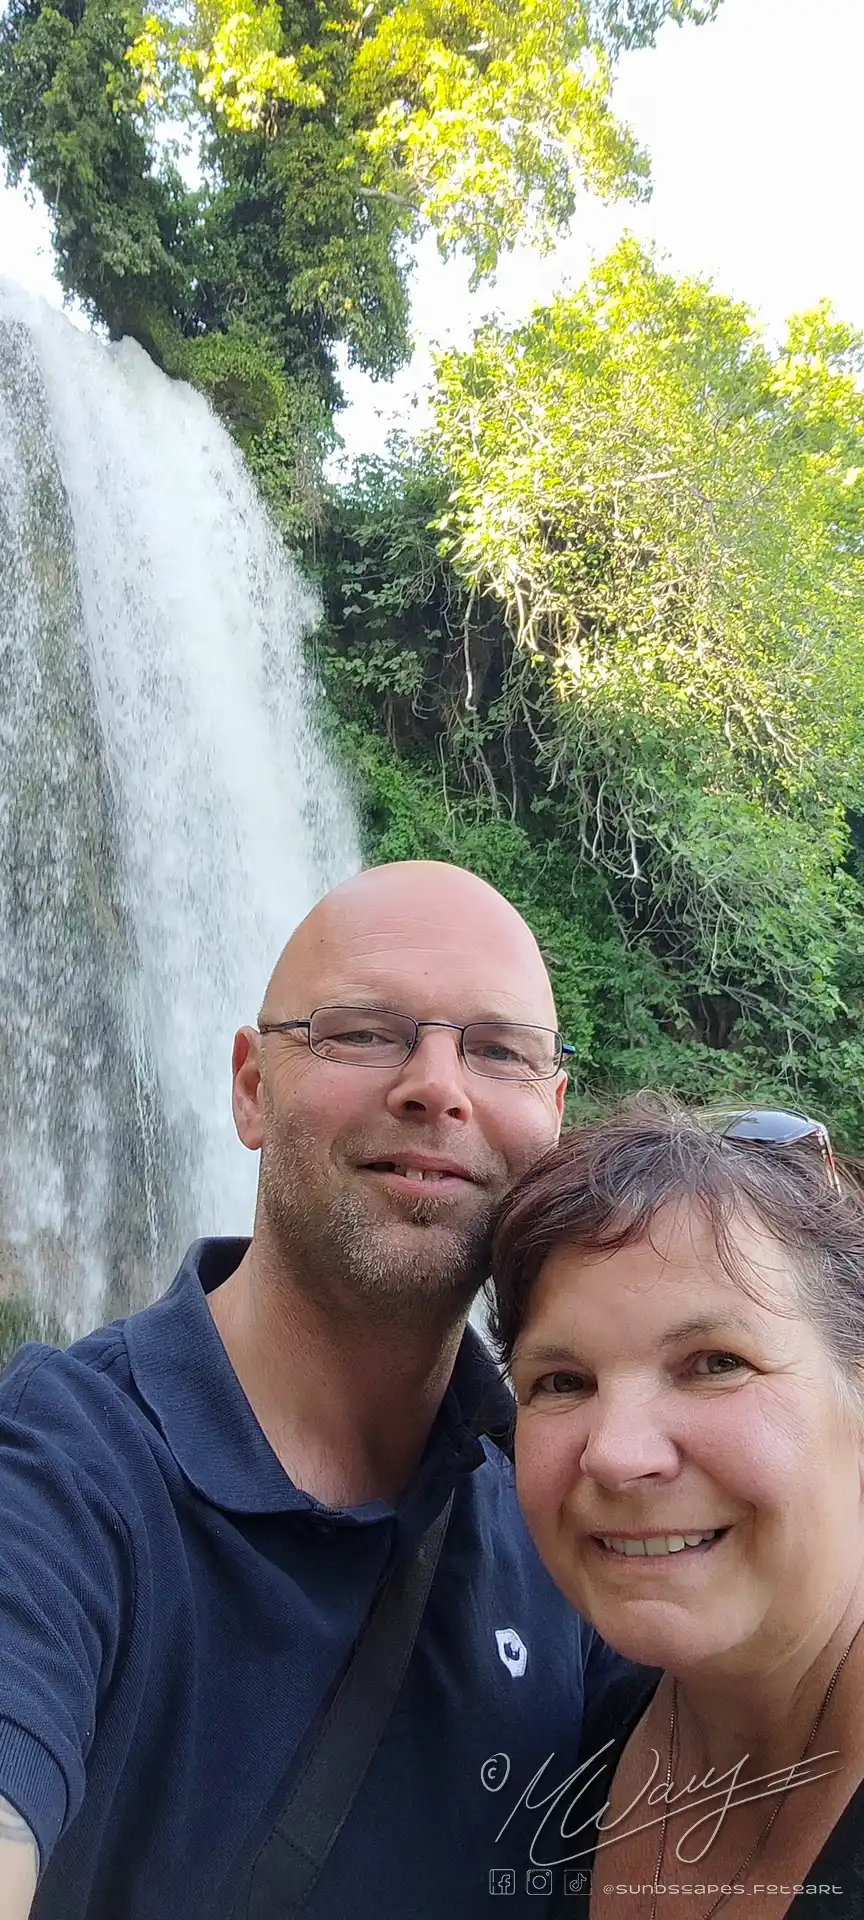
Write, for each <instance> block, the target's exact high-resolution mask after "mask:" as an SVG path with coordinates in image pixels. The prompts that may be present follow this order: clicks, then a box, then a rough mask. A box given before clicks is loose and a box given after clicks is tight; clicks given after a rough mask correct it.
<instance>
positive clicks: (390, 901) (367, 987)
mask: <svg viewBox="0 0 864 1920" xmlns="http://www.w3.org/2000/svg"><path fill="white" fill-rule="evenodd" d="M377 873H378V874H383V876H384V877H385V878H386V881H387V884H386V885H383V886H382V885H380V884H375V882H376V878H377V876H376V873H375V872H371V873H370V874H369V876H368V880H369V882H370V884H369V885H368V886H365V885H364V886H359V885H358V886H350V885H349V886H346V887H343V888H338V889H336V891H335V892H334V893H332V894H330V895H329V896H327V898H326V899H325V900H323V901H321V902H320V904H319V906H318V907H317V908H316V909H314V910H313V912H312V913H311V914H310V915H308V916H307V919H306V920H305V921H304V922H303V923H302V924H301V926H300V927H299V928H298V929H297V932H296V933H295V934H294V936H293V937H292V939H291V940H290V941H289V943H288V946H287V947H286V949H285V952H284V953H283V954H282V956H281V959H280V961H279V963H278V965H277V968H276V971H275V973H274V975H273V979H272V981H271V991H270V992H268V996H267V1004H268V1011H269V1008H270V1001H271V998H272V994H273V992H274V991H275V993H276V994H277V995H278V998H279V1000H280V1002H281V1001H283V1000H287V999H288V998H292V999H298V998H302V1000H303V1001H304V1003H308V1005H307V1007H306V1010H307V1011H308V1010H309V1008H310V1007H314V1006H325V1005H343V1006H369V1007H374V1006H379V1007H386V1006H389V1007H392V1008H393V1009H394V1010H395V1011H404V1012H406V1013H412V1014H414V1015H415V1017H417V1018H423V1017H427V1018H428V1017H437V1018H439V1019H454V1020H455V1019H456V1018H457V1017H458V1018H459V1019H460V1020H461V1021H463V1022H464V1021H466V1020H470V1019H480V1018H483V1017H485V1016H488V1015H490V1014H500V1015H504V1016H505V1017H508V1018H511V1019H516V1018H521V1019H523V1020H529V1021H530V1020H537V1021H541V1020H542V1021H543V1022H544V1023H545V1024H550V1023H551V1022H554V1011H553V1006H552V999H551V991H550V987H549V981H548V975H547V973H546V969H545V967H544V965H543V961H542V958H541V955H540V952H539V949H538V947H537V944H536V941H535V939H534V936H533V934H532V933H531V931H530V929H529V928H528V927H527V926H526V924H525V922H524V920H522V918H521V916H520V915H519V914H518V913H517V912H516V911H515V910H514V908H513V907H511V906H510V905H509V903H508V902H507V901H505V900H504V899H503V898H502V896H501V895H500V894H496V893H495V892H494V891H493V889H491V888H488V887H486V886H485V885H483V886H480V885H479V884H478V883H476V882H473V881H472V884H471V885H469V886H467V887H466V885H465V882H466V881H468V880H470V879H471V877H470V876H467V875H464V874H461V873H459V872H458V871H456V870H454V871H451V870H447V869H443V870H440V871H439V870H437V869H436V870H435V879H436V883H438V884H436V885H435V886H433V887H429V886H428V885H426V884H423V885H421V884H420V879H421V878H423V879H424V881H425V878H426V873H425V870H424V873H423V875H422V876H420V875H418V874H417V872H416V871H413V872H412V873H411V875H410V884H400V885H398V886H397V885H396V884H394V882H395V879H396V876H395V875H394V874H392V873H391V874H388V872H387V870H386V869H383V870H381V869H379V870H377ZM442 873H443V879H442V877H441V876H442ZM364 878H366V876H364ZM295 1010H296V1009H294V1008H293V1007H292V1008H291V1009H290V1012H292V1013H293V1012H294V1011H295ZM286 1011H289V1010H288V1009H287V1007H286Z"/></svg>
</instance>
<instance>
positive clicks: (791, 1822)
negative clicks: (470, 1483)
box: [493, 1108, 864, 1920]
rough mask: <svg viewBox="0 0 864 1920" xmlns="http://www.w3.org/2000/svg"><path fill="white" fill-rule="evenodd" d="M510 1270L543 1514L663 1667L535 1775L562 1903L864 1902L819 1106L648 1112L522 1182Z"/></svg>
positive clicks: (533, 1523)
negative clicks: (547, 1772)
mask: <svg viewBox="0 0 864 1920" xmlns="http://www.w3.org/2000/svg"><path fill="white" fill-rule="evenodd" d="M820 1147H821V1149H822V1151H821V1152H820V1151H819V1148H820ZM493 1266H494V1280H495V1288H496V1295H497V1334H498V1338H499V1341H500V1345H501V1352H502V1356H503V1358H504V1359H505V1360H506V1362H507V1364H508V1367H509V1370H510V1373H511V1378H512V1382H513V1387H514V1391H515V1394H516V1401H517V1424H516V1471H517V1483H518V1488H519V1494H520V1499H521V1502H522V1507H523V1511H524V1513H525V1517H526V1520H527V1523H528V1526H529V1527H530V1529H531V1532H532V1534H533V1537H534V1540H535V1542H536V1545H537V1547H538V1550H539V1552H540V1554H541V1555H542V1558H543V1560H544V1561H545V1564H546V1566H547V1568H548V1570H549V1572H550V1574H551V1575H552V1577H553V1579H554V1580H555V1581H556V1582H557V1584H558V1585H559V1587H561V1589H562V1590H563V1591H564V1592H565V1593H566V1594H567V1596H568V1598H570V1599H571V1600H572V1601H573V1604H574V1605H575V1606H576V1607H578V1608H579V1610H580V1612H581V1613H582V1614H584V1615H585V1616H587V1618H588V1619H589V1620H590V1621H591V1623H592V1624H593V1626H594V1627H595V1628H596V1629H597V1631H598V1632H599V1633H600V1634H601V1635H602V1636H603V1638H604V1639H605V1640H607V1641H608V1642H609V1643H610V1645H611V1646H613V1647H614V1648H616V1649H617V1650H618V1651H619V1652H620V1653H622V1654H625V1655H627V1656H628V1657H629V1658H630V1659H631V1660H632V1661H634V1662H638V1663H639V1665H640V1667H641V1668H642V1669H643V1671H641V1672H639V1671H634V1673H633V1677H632V1679H631V1680H628V1681H626V1682H624V1683H623V1685H622V1683H620V1682H619V1684H618V1687H617V1691H616V1693H615V1695H614V1697H611V1696H610V1697H608V1698H607V1701H606V1702H605V1704H604V1705H603V1706H602V1707H601V1708H600V1709H599V1710H598V1711H597V1712H596V1713H595V1714H593V1715H592V1720H591V1723H590V1724H589V1725H588V1726H586V1732H585V1738H584V1744H583V1749H582V1756H583V1762H584V1765H583V1770H582V1773H581V1774H580V1776H579V1777H578V1778H577V1779H573V1780H571V1781H570V1783H569V1784H568V1785H567V1786H566V1787H565V1789H564V1791H563V1792H562V1793H561V1794H560V1795H558V1797H557V1799H556V1797H555V1793H554V1792H553V1791H552V1788H553V1786H554V1785H555V1783H554V1781H552V1780H551V1779H550V1781H549V1788H548V1791H547V1789H546V1787H545V1783H544V1784H543V1785H542V1786H541V1784H538V1785H537V1786H536V1787H535V1788H534V1789H533V1798H532V1804H535V1803H536V1804H538V1805H539V1804H540V1803H541V1801H542V1803H543V1817H542V1818H541V1822H540V1830H539V1831H538V1838H537V1840H536V1842H535V1847H534V1851H533V1858H534V1859H535V1860H536V1861H537V1863H538V1865H541V1866H542V1865H553V1864H554V1866H555V1885H556V1898H557V1900H558V1904H557V1905H555V1906H554V1912H555V1913H556V1914H558V1913H559V1911H560V1914H561V1916H564V1915H565V1914H566V1915H570V1916H571V1917H573V1920H575V1916H576V1915H577V1914H578V1912H579V1907H578V1905H577V1903H576V1898H575V1897H574V1896H576V1895H577V1893H578V1889H579V1886H580V1884H581V1885H583V1886H584V1884H585V1882H584V1878H583V1877H582V1876H583V1874H584V1870H585V1869H586V1868H589V1867H591V1866H592V1865H593V1879H592V1884H591V1892H590V1915H591V1920H673V1917H674V1920H709V1917H710V1916H713V1915H714V1914H715V1913H718V1912H721V1911H723V1910H724V1909H725V1910H727V1911H729V1912H734V1913H736V1914H737V1915H739V1916H742V1920H756V1917H757V1916H758V1920H779V1916H780V1915H781V1914H793V1915H794V1916H795V1920H829V1916H830V1920H854V1916H858V1915H864V1786H862V1782H864V1632H861V1627H862V1623H864V1491H862V1489H864V1199H862V1196H861V1195H860V1193H859V1191H858V1190H857V1188H856V1187H855V1185H854V1184H853V1182H852V1179H851V1176H849V1175H848V1174H845V1173H844V1175H843V1177H842V1179H841V1178H840V1177H839V1176H838V1175H837V1172H836V1168H835V1166H834V1161H833V1158H832V1156H831V1152H830V1145H829V1143H828V1140H827V1135H825V1134H824V1130H823V1129H821V1128H820V1127H818V1126H817V1124H816V1123H814V1122H809V1121H806V1120H804V1119H803V1118H802V1119H800V1120H799V1119H798V1117H797V1116H790V1115H768V1114H760V1115H750V1116H738V1117H737V1118H736V1117H734V1116H728V1115H727V1116H723V1117H722V1118H720V1119H718V1117H717V1116H710V1115H708V1116H698V1115H687V1114H685V1113H683V1112H680V1111H676V1112H669V1111H665V1110H659V1109H657V1110H651V1111H647V1110H645V1109H644V1108H643V1109H640V1110H639V1111H630V1112H629V1113H623V1114H621V1115H619V1116H618V1117H617V1118H615V1119H614V1120H611V1121H609V1122H607V1123H605V1124H603V1125H600V1126H597V1127H595V1128H586V1129H584V1130H580V1131H578V1132H576V1133H574V1134H571V1135H570V1136H569V1137H567V1138H565V1139H564V1140H563V1141H562V1143H561V1145H560V1146H559V1147H558V1148H557V1149H556V1151H555V1152H554V1153H553V1154H552V1155H551V1156H548V1157H547V1158H546V1160H545V1161H544V1162H543V1163H542V1164H541V1166H540V1167H539V1168H537V1169H535V1170H534V1171H533V1172H532V1173H530V1174H529V1175H528V1176H527V1177H526V1178H525V1179H524V1180H523V1181H522V1182H521V1183H520V1185H519V1186H518V1187H517V1188H516V1189H514V1191H513V1192H512V1194H511V1195H510V1196H509V1198H508V1200H507V1201H506V1203H505V1206H504V1209H503V1212H502V1214H501V1216H500V1219H499V1223H498V1226H497V1231H496V1236H495V1243H494V1253H493ZM645 1669H649V1671H647V1672H646V1671H645ZM658 1670H662V1671H658ZM603 1809H605V1811H603ZM595 1847H596V1853H595V1854H594V1856H593V1861H592V1851H593V1849H594V1848H595ZM585 1905H586V1901H585V1897H584V1896H583V1911H584V1909H585Z"/></svg>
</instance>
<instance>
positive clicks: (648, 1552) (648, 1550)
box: [598, 1527, 721, 1559]
mask: <svg viewBox="0 0 864 1920" xmlns="http://www.w3.org/2000/svg"><path fill="white" fill-rule="evenodd" d="M720 1531H721V1529H720V1528H718V1527H715V1528H714V1529H713V1530H712V1531H711V1532H709V1533H657V1534H653V1535H648V1536H647V1537H646V1538H645V1539H644V1540H628V1539H625V1538H624V1537H623V1536H622V1535H621V1534H615V1533H601V1534H599V1535H598V1539H600V1540H601V1541H602V1543H603V1546H604V1547H608V1549H609V1552H610V1553H620V1554H623V1555H624V1556H625V1558H627V1559H633V1558H635V1557H636V1556H637V1555H640V1554H641V1555H644V1556H645V1557H646V1558H654V1557H655V1556H656V1555H657V1554H661V1553H683V1552H684V1549H685V1547H701V1546H702V1544H703V1542H704V1541H706V1540H716V1539H717V1536H718V1533H719V1532H720Z"/></svg>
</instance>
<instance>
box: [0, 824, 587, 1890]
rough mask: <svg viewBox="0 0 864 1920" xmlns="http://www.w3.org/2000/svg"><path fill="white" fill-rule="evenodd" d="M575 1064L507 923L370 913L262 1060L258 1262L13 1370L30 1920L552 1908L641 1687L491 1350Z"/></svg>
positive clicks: (207, 1249)
mask: <svg viewBox="0 0 864 1920" xmlns="http://www.w3.org/2000/svg"><path fill="white" fill-rule="evenodd" d="M563 1053H564V1049H563V1047H562V1042H561V1040H560V1036H559V1035H558V1033H557V1023H556V1015H555V1007H554V1004H553V1000H552V994H551V990H550V986H549V981H548V978H547V975H546V970H545V967H544V965H543V962H542V959H541V956H540V953H539V951H538V948H537V945H536V942H535V940H534V938H533V936H532V934H531V933H530V931H529V929H528V927H527V926H526V925H525V923H524V921H523V920H521V919H520V917H519V915H518V914H517V913H516V912H515V911H514V909H513V908H512V907H511V906H510V905H509V904H508V902H507V901H505V900H504V899H502V897H501V895H500V894H498V893H496V892H495V891H494V889H493V888H491V887H489V886H487V885H486V884H485V883H484V882H482V881H480V880H478V879H477V878H476V877H475V876H473V875H471V874H469V873H466V872H463V871H462V870H461V869H458V868H454V867H448V866H444V865H439V864H437V863H419V862H418V863H408V864H400V865H394V866H390V867H381V868H376V869H373V870H371V871H369V872H366V873H363V874H360V875H358V876H357V877H356V878H354V879H352V880H349V881H348V882H346V883H345V884H344V885H343V886H341V887H339V888H337V889H336V890H335V892H333V893H331V894H330V895H328V897H327V898H326V899H325V900H323V901H322V902H321V903H320V904H319V905H318V906H317V907H316V908H315V909H314V911H313V912H312V913H311V914H310V915H309V916H308V918H307V919H306V920H305V921H304V922H303V924H302V925H301V926H300V927H299V928H298V929H297V931H296V933H295V934H294V935H293V937H292V938H291V940H289V942H288V945H287V947H286V948H285V951H284V953H283V954H282V956H281V958H280V959H279V961H278V963H277V965H276V968H275V970H274V973H273V975H272V978H271V980H270V982H269V985H268V987H267V990H266V993H265V996H264V1002H263V1006H262V1009H261V1013H260V1015H259V1019H258V1023H257V1026H255V1027H251V1026H250V1027H243V1028H242V1029H241V1031H240V1032H239V1033H238V1034H237V1035H236V1038H235V1042H234V1059H233V1070H234V1079H233V1108H234V1118H235V1123H236V1127H237V1131H238V1134H239V1136H240V1139H241V1140H242V1142H243V1143H244V1145H245V1146H246V1147H248V1148H249V1149H250V1150H251V1151H253V1152H256V1153H258V1154H259V1155H260V1169H259V1184H258V1197H257V1204H256V1210H255V1221H254V1232H253V1235H252V1239H251V1240H250V1241H248V1242H246V1241H234V1240H230V1241H229V1240H213V1239H211V1240H202V1241H198V1242H197V1243H196V1244H195V1246H193V1247H192V1248H191V1249H190V1251H189V1253H188V1254H187V1256H186V1259H185V1260H184V1262H183V1265H182V1267H181V1269H180V1271H179V1273H178V1274H177V1276H176V1278H175V1280H174V1283H173V1285H172V1286H171V1288H170V1289H169V1291H168V1292H167V1293H166V1294H165V1295H164V1296H163V1297H162V1298H161V1299H159V1300H157V1301H156V1303H155V1305H153V1306H152V1307H149V1308H147V1309H146V1310H145V1311H144V1312H141V1313H137V1314H134V1315H132V1316H131V1317H130V1318H129V1319H127V1320H126V1321H125V1322H121V1323H117V1324H115V1325H114V1326H112V1327H109V1328H105V1329H102V1330H101V1331H99V1332H98V1333H95V1334H92V1335H90V1336H89V1337H88V1338H87V1339H85V1340H82V1341H79V1342H78V1343H77V1344H76V1345H75V1346H74V1347H72V1348H71V1349H70V1350H69V1351H68V1352H66V1353H63V1352H58V1351H54V1350H50V1349H46V1348H35V1347H32V1346H31V1347H29V1348H25V1349H23V1350H22V1352H21V1353H20V1354H19V1355H18V1356H17V1358H16V1360H15V1361H14V1362H13V1364H12V1366H11V1368H10V1369H9V1370H8V1371H7V1373H6V1375H5V1376H4V1379H3V1381H2V1383H0V1920H26V1916H27V1915H28V1914H29V1913H31V1912H32V1914H33V1915H34V1916H38V1920H292V1917H293V1916H294V1915H295V1914H298V1915H299V1914H302V1916H303V1920H476V1916H477V1915H478V1914H480V1913H485V1912H486V1911H487V1907H489V1908H490V1910H491V1911H492V1912H493V1913H495V1912H498V1911H499V1909H498V1908H497V1906H496V1907H491V1902H492V1901H493V1900H496V1899H497V1898H499V1897H500V1896H501V1895H502V1894H503V1895H505V1896H507V1897H509V1898H510V1900H511V1905H510V1906H509V1908H508V1909H506V1911H507V1912H509V1913H511V1914H513V1913H515V1912H519V1911H521V1910H522V1909H523V1907H524V1909H525V1911H526V1912H528V1913H536V1912H537V1908H536V1906H531V1905H528V1906H525V1903H526V1902H528V1901H530V1900H532V1899H536V1897H537V1895H538V1894H539V1893H542V1892H544V1891H545V1890H546V1888H547V1884H548V1883H547V1880H546V1878H545V1875H544V1872H543V1870H542V1867H541V1868H540V1869H538V1867H537V1866H536V1865H535V1864H532V1862H534V1863H536V1862H538V1861H539V1862H543V1861H545V1860H547V1859H552V1860H554V1859H559V1860H560V1859H561V1858H562V1843H561V1841H560V1840H559V1841H558V1851H557V1854H556V1851H555V1844H554V1831H551V1832H550V1828H551V1829H552V1830H554V1828H555V1825H556V1816H555V1806H557V1802H555V1794H556V1791H557V1788H558V1787H559V1786H560V1784H561V1783H562V1781H565V1780H566V1778H567V1775H568V1773H569V1772H571V1771H572V1768H573V1765H574V1757H575V1754H576V1750H577V1746H578V1736H579V1723H580V1715H581V1703H582V1698H583V1690H584V1680H585V1669H586V1664H587V1663H588V1656H589V1653H590V1655H591V1673H593V1674H595V1676H596V1678H595V1680H594V1684H595V1685H596V1686H597V1687H599V1686H600V1684H603V1683H605V1681H606V1679H607V1678H608V1677H609V1674H610V1667H611V1661H610V1656H608V1655H607V1654H606V1652H605V1650H604V1649H601V1648H599V1647H592V1644H591V1642H592V1636H591V1634H590V1631H589V1630H588V1629H586V1628H584V1627H582V1626H581V1624H580V1622H579V1620H578V1619H577V1617H576V1616H575V1615H574V1614H573V1613H572V1612H571V1611H570V1610H569V1608H568V1607H567V1605H566V1604H565V1602H564V1601H563V1599H562V1598H561V1596H560V1595H559V1594H558V1593H557V1591H556V1590H555V1589H554V1588H553V1587H552V1585H551V1582H550V1581H549V1579H548V1577H547V1575H546V1574H545V1572H544V1571H543V1569H542V1567H541V1565H540V1563H539V1561H538V1560H537V1558H536V1555H535V1553H534V1550H533V1547H532V1545H531V1543H530V1541H529V1539H528V1537H527V1534H526V1532H525V1529H524V1527H523V1525H522V1521H521V1518H520V1515H519V1511H518V1507H517V1505H516V1502H515V1497H514V1491H513V1483H512V1472H511V1467H510V1463H509V1460H508V1458H507V1455H506V1452H505V1451H504V1447H503V1445H502V1435H504V1434H506V1429H507V1425H508V1418H509V1402H508V1399H507V1395H506V1390H505V1389H504V1388H503V1387H502V1386H501V1384H500V1380H499V1377H498V1375H497V1372H496V1369H495V1368H494V1366H493V1365H492V1363H491V1360H490V1359H489V1357H488V1355H487V1354H486V1352H485V1349H484V1348H483V1346H482V1343H481V1342H480V1340H479V1339H478V1337H477V1335H476V1334H475V1333H474V1332H473V1330H472V1329H471V1328H470V1326H466V1322H467V1319H468V1314H469V1310H470V1307H471V1303H472V1301H473V1299H474V1297H475V1295H476V1293H477V1290H478V1288H479V1287H480V1286H481V1285H482V1283H483V1280H484V1277H485V1274H486V1263H487V1254H488V1246H489V1236H490V1223H491V1220H492V1217H493V1214H494V1210H495V1206H496V1203H497V1202H498V1200H499V1199H500V1198H501V1196H502V1194H504V1192H505V1191H506V1190H507V1188H508V1186H509V1185H510V1183H511V1182H512V1181H513V1180H514V1178H516V1177H517V1176H518V1175H519V1174H520V1173H521V1172H522V1171H523V1169H524V1168H526V1167H527V1166H528V1165H529V1164H530V1163H531V1162H532V1161H533V1160H534V1159H535V1158H536V1157H537V1156H538V1155H539V1154H541V1153H542V1152H543V1151H544V1150H545V1149H546V1148H547V1147H549V1146H551V1145H552V1144H553V1142H554V1141H555V1139H556V1138H557V1135H558V1130H559V1126H560V1117H561V1108H562V1102H563V1095H564V1086H565V1079H566V1075H565V1071H564V1068H563V1065H562V1058H563ZM385 1622H386V1623H387V1624H386V1626H385V1624H384V1623H385ZM376 1647H377V1648H378V1651H377V1652H375V1651H374V1649H375V1648H376ZM382 1649H383V1651H382ZM590 1678H591V1674H589V1681H590ZM352 1688H353V1689H354V1692H353V1693H351V1694H350V1702H351V1703H350V1705H349V1706H347V1707H335V1708H334V1701H336V1699H337V1696H340V1697H344V1695H345V1693H346V1691H349V1692H350V1690H351V1689H352ZM340 1690H341V1694H340ZM334 1713H335V1724H334V1719H333V1715H334ZM340 1714H341V1719H340ZM364 1727H365V1728H366V1729H367V1732H366V1736H365V1746H364V1742H363V1740H361V1738H360V1734H361V1730H362V1729H363V1728H364ZM370 1728H371V1731H370V1730H369V1729H370ZM538 1771H539V1772H540V1782H538V1783H536V1784H535V1785H534V1788H533V1791H531V1792H529V1787H530V1783H531V1782H532V1781H534V1780H535V1776H537V1774H538ZM574 1791H575V1790H574V1789H573V1787H572V1786H571V1788H570V1790H569V1792H568V1793H567V1794H566V1795H565V1805H564V1806H563V1807H559V1808H558V1813H557V1824H558V1825H559V1826H560V1821H561V1815H562V1812H564V1811H566V1806H569V1804H570V1801H571V1800H572V1799H573V1795H574ZM526 1801H527V1802H528V1803H529V1804H527V1805H526ZM553 1803H554V1804H553ZM550 1804H551V1805H552V1817H551V1819H547V1815H548V1814H549V1808H550ZM544 1823H545V1825H544ZM541 1828H542V1829H543V1832H540V1829H541ZM544 1834H545V1839H544ZM538 1835H539V1838H538ZM550 1839H551V1841H552V1844H551V1846H550V1845H549V1841H550ZM566 1851H567V1849H566V1847H565V1848H563V1853H564V1854H566ZM570 1851H571V1852H572V1845H571V1848H570ZM37 1876H38V1889H37ZM34 1889H37V1890H36V1891H35V1897H34Z"/></svg>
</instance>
